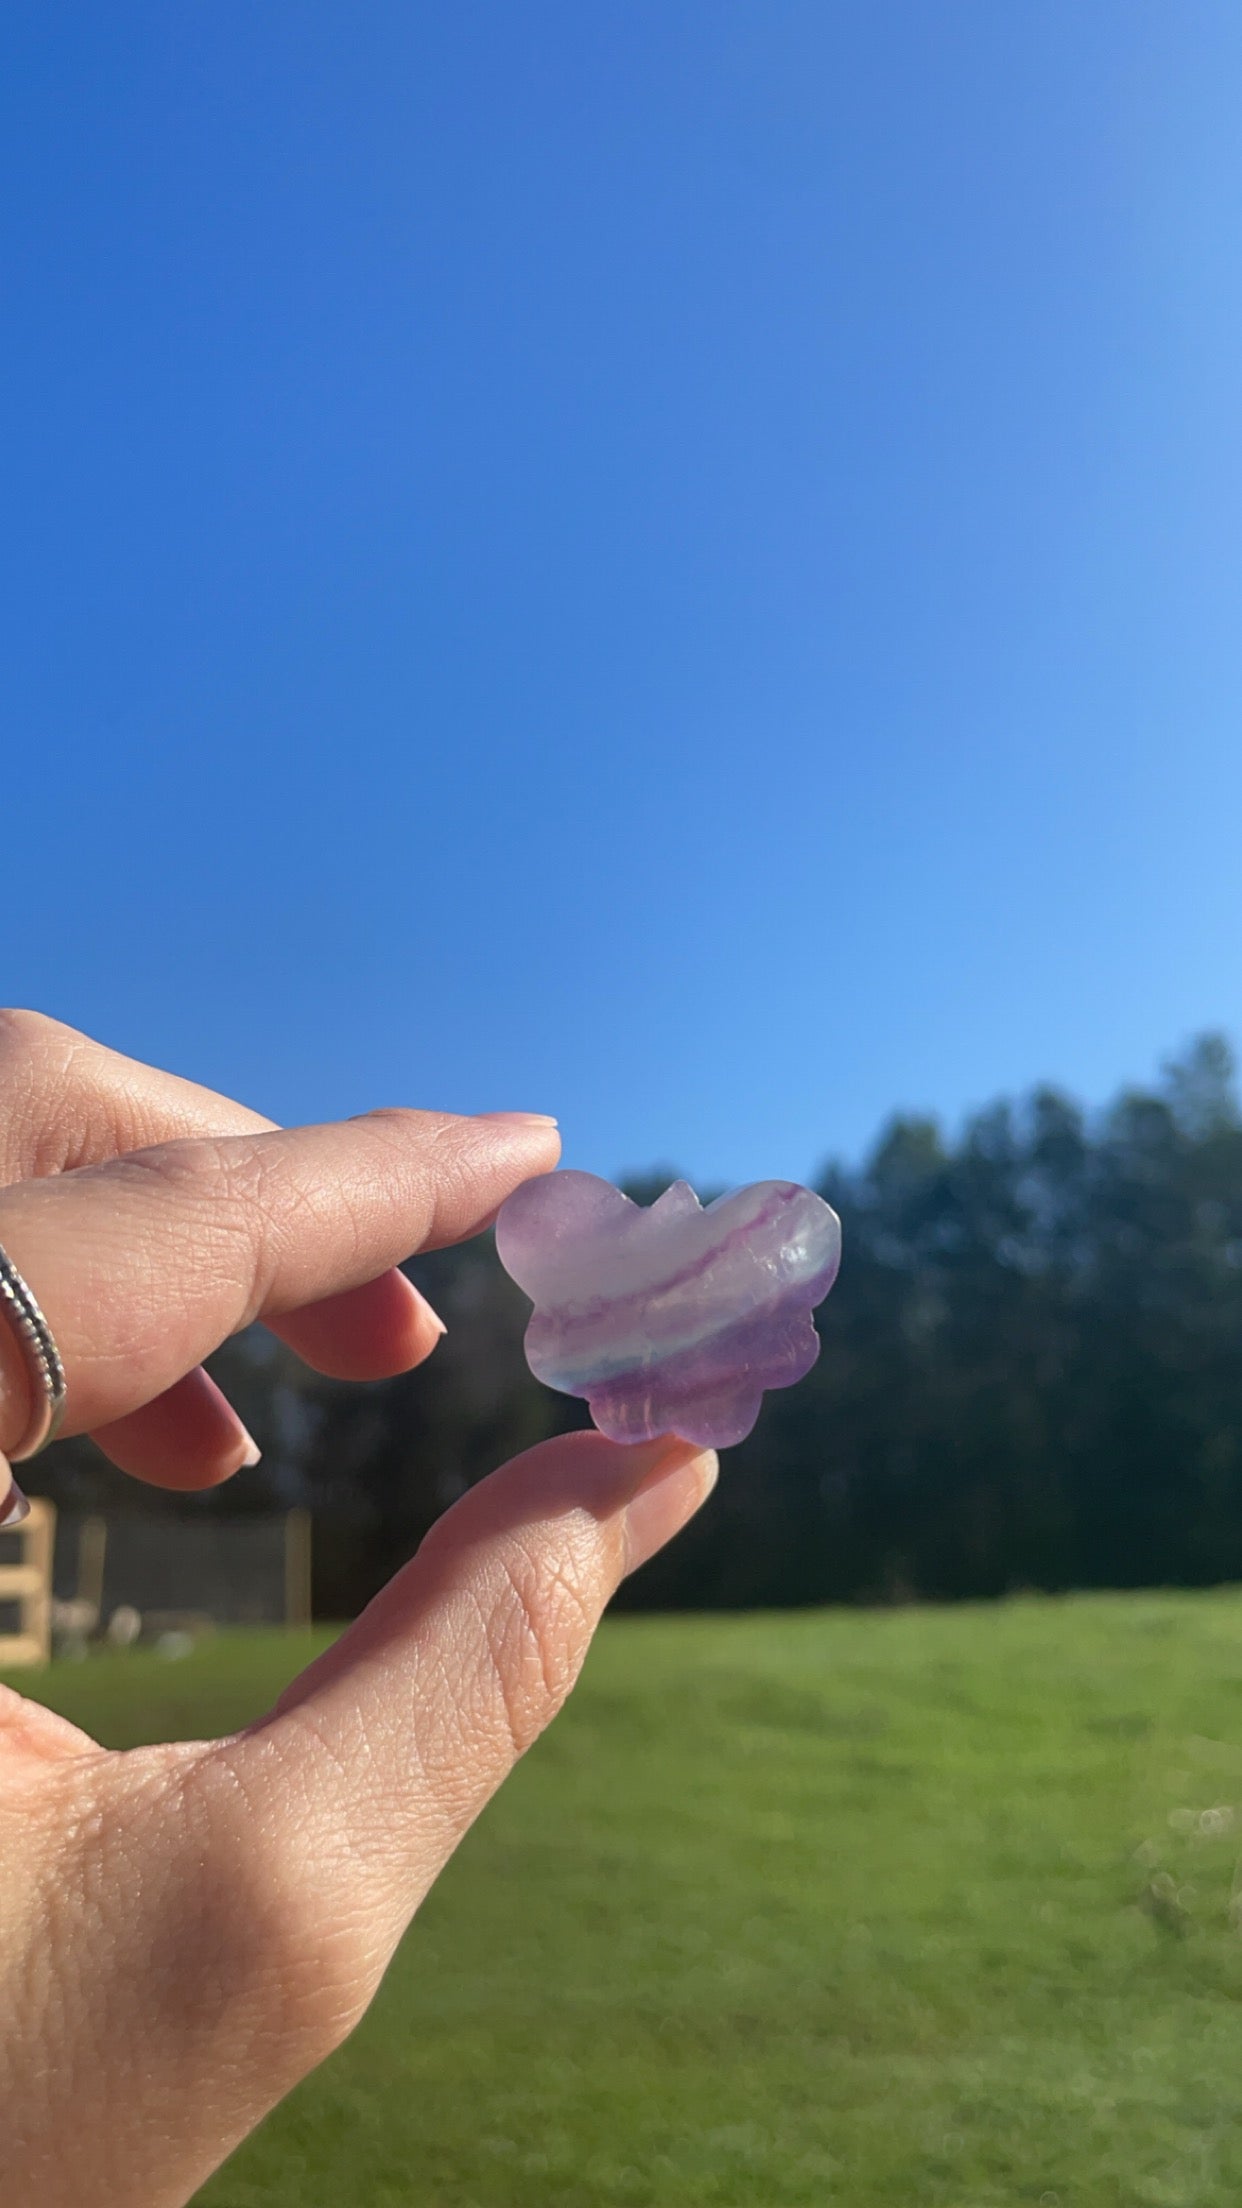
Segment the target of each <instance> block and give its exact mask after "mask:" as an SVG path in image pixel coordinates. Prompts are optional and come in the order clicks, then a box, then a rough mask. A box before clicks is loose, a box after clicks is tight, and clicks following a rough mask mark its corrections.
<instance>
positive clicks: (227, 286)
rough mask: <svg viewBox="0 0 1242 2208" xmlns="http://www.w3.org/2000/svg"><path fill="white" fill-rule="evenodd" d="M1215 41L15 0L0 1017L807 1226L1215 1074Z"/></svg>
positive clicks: (1231, 437)
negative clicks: (548, 1140)
mask: <svg viewBox="0 0 1242 2208" xmlns="http://www.w3.org/2000/svg"><path fill="white" fill-rule="evenodd" d="M1240 116H1242V9H1239V8H1238V7H1237V6H1236V5H1235V4H1234V0H1217V4H1213V5H1204V4H1201V0H1163V4H1158V5H1151V4H1147V0H1092V4H1091V5H1090V6H1083V5H1082V4H1081V0H1041V5H1039V6H1038V7H1018V6H1006V5H998V0H935V4H932V5H929V4H928V0H849V4H834V0H749V4H746V5H738V4H736V0H628V4H626V5H624V6H616V5H602V4H595V0H526V4H524V5H522V6H513V5H511V4H509V0H503V4H502V0H496V4H480V0H451V4H449V0H443V4H429V0H419V4H414V0H399V4H397V0H392V4H389V0H332V4H327V0H263V4H262V5H261V6H256V5H254V4H253V0H244V4H243V0H151V4H149V5H132V4H130V0H108V4H107V5H100V4H98V0H90V4H81V5H64V4H60V0H9V5H8V6H6V8H5V9H4V10H3V15H2V17H0V225H2V227H3V242H2V247H0V253H2V266H3V307H2V309H0V312H2V314H3V344H2V346H0V398H2V417H0V418H2V420H3V439H2V448H0V450H2V456H0V485H2V507H0V511H2V513H3V524H4V526H3V538H2V543H3V551H2V554H0V557H2V560H3V577H2V580H0V627H2V630H3V639H2V647H3V648H2V652H0V893H2V895H3V900H4V911H5V918H4V925H3V927H2V928H0V1000H9V1001H19V1002H20V1001H26V1002H33V1003H36V1004H39V1005H41V1006H43V1007H44V1008H46V1009H48V1010H51V1011H56V1012H58V1013H59V1014H60V1015H61V1016H62V1017H64V1018H67V1019H70V1020H72V1021H74V1022H76V1023H77V1024H79V1025H82V1026H85V1027H87V1028H88V1029H90V1030H91V1031H93V1032H94V1033H96V1034H98V1035H100V1036H102V1037H103V1038H105V1039H106V1040H109V1041H112V1042H114V1043H115V1044H117V1045H118V1046H119V1047H121V1048H124V1049H127V1050H130V1051H133V1052H135V1053H137V1054H139V1055H142V1056H147V1057H151V1058H153V1059H155V1060H157V1061H160V1062H163V1063H166V1064H169V1065H172V1066H174V1067H176V1068H177V1069H178V1070H180V1071H182V1072H185V1073H188V1074H192V1075H195V1076H197V1077H199V1078H201V1079H204V1080H207V1081H210V1082H212V1083H215V1084H217V1085H219V1086H223V1087H225V1088H228V1089H230V1090H232V1091H234V1092H235V1093H237V1094H239V1095H241V1096H243V1097H245V1098H246V1099H247V1100H248V1101H250V1102H252V1103H254V1104H255V1105H257V1106H258V1107H260V1108H262V1109H265V1110H268V1111H270V1112H271V1113H272V1114H274V1115H275V1116H277V1117H280V1118H286V1119H295V1118H298V1119H301V1118H311V1117H321V1116H325V1115H328V1114H335V1113H338V1112H346V1111H356V1110H359V1109H362V1108H364V1107H365V1106H366V1105H368V1104H370V1103H381V1102H382V1103H391V1102H425V1103H430V1104H435V1105H441V1106H446V1107H451V1108H454V1109H461V1110H486V1109H528V1110H536V1111H555V1112H558V1113H559V1114H560V1115H561V1117H562V1120H563V1123H564V1125H565V1129H566V1137H567V1150H566V1155H567V1159H568V1160H569V1161H570V1162H573V1163H576V1164H581V1165H585V1166H588V1167H591V1168H593V1169H595V1170H597V1171H604V1172H610V1173H611V1172H615V1171H617V1170H619V1169H624V1168H637V1167H642V1166H645V1165H648V1164H651V1163H654V1162H656V1161H665V1160H667V1161H673V1162H675V1163H677V1164H679V1165H680V1166H681V1167H682V1168H683V1169H685V1170H686V1171H688V1172H690V1173H691V1174H692V1175H695V1176H697V1177H699V1178H701V1179H703V1180H713V1181H714V1180H726V1179H727V1180H739V1179H745V1178H751V1177H756V1176H765V1175H768V1174H790V1175H794V1176H797V1177H803V1176H805V1175H807V1174H809V1173H811V1172H812V1171H814V1170H815V1168H816V1167H817V1166H818V1164H819V1163H820V1161H821V1160H822V1159H823V1157H824V1156H825V1155H826V1154H827V1153H829V1152H836V1153H840V1154H844V1155H845V1156H856V1155H858V1154H859V1153H860V1152H861V1150H862V1148H863V1147H864V1145H865V1144H866V1142H867V1141H868V1139H869V1138H870V1136H871V1135H872V1134H873V1133H874V1131H875V1129H876V1127H877V1125H878V1123H879V1122H880V1120H881V1119H882V1117H883V1116H884V1115H885V1114H886V1113H887V1112H888V1111H889V1110H890V1109H892V1108H893V1107H895V1106H907V1107H930V1108H933V1109H938V1110H940V1111H941V1112H942V1113H944V1114H945V1115H946V1116H947V1117H948V1118H949V1119H950V1120H953V1119H955V1118H956V1117H957V1115H959V1114H960V1113H961V1112H962V1111H963V1110H965V1109H967V1108H968V1107H970V1106H971V1105H974V1104H978V1103H982V1102H984V1101H986V1100H987V1099H989V1098H990V1097H992V1096H993V1095H994V1094H996V1093H997V1092H1000V1091H1013V1090H1015V1089H1019V1088H1022V1087H1024V1086H1025V1085H1027V1084H1028V1083H1030V1082H1032V1081H1033V1080H1036V1079H1039V1078H1043V1077H1048V1078H1052V1079H1054V1080H1057V1081H1059V1082H1061V1083H1063V1084H1065V1085H1067V1086H1068V1087H1070V1088H1071V1089H1073V1090H1075V1091H1077V1092H1078V1093H1080V1094H1082V1095H1084V1096H1085V1097H1087V1098H1088V1099H1091V1100H1098V1099H1103V1098H1104V1097H1105V1096H1107V1095H1108V1094H1109V1093H1110V1092H1111V1091H1112V1089H1113V1088H1114V1087H1115V1086H1116V1085H1117V1084H1118V1083H1120V1082H1121V1081H1123V1080H1126V1079H1131V1078H1145V1077H1148V1076H1149V1075H1150V1074H1151V1073H1152V1072H1153V1070H1154V1068H1155V1066H1156V1064H1157V1063H1158V1061H1159V1059H1160V1057H1161V1056H1162V1055H1163V1054H1164V1053H1165V1052H1166V1051H1167V1050H1168V1049H1169V1048H1171V1047H1174V1046H1176V1045H1177V1044H1179V1043H1180V1042H1181V1041H1182V1040H1184V1038H1185V1037H1186V1036H1187V1035H1188V1034H1189V1033H1191V1032H1192V1031H1193V1030H1195V1029H1197V1028H1200V1027H1203V1026H1206V1025H1213V1026H1221V1027H1224V1028H1225V1029H1226V1031H1228V1032H1230V1033H1232V1034H1233V1035H1234V1036H1235V1037H1236V1036H1238V1035H1239V1034H1240V1033H1242V958H1240V955H1239V954H1240V952H1242V928H1240V924H1239V922H1240V904H1242V892H1240V886H1239V873H1240V868H1239V852H1240V843H1242V618H1240V615H1242V604H1240V599H1242V559H1240V555H1242V124H1240V122H1239V117H1240Z"/></svg>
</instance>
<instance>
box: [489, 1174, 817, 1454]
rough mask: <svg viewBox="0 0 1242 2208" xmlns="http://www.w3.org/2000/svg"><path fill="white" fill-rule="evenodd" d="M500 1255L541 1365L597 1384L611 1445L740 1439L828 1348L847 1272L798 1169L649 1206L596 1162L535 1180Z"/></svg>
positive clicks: (679, 1193) (581, 1389) (685, 1192)
mask: <svg viewBox="0 0 1242 2208" xmlns="http://www.w3.org/2000/svg"><path fill="white" fill-rule="evenodd" d="M496 1247H497V1249H498V1250H499V1252H500V1258H501V1263H502V1264H503V1265H504V1268H505V1271H506V1272H507V1273H510V1274H511V1275H512V1277H513V1279H514V1280H515V1281H516V1282H517V1284H518V1286H519V1288H522V1289H524V1290H525V1292H526V1294H527V1295H528V1296H529V1297H530V1298H531V1300H532V1302H533V1303H534V1306H535V1309H534V1312H533V1314H532V1316H531V1321H530V1325H529V1326H528V1328H527V1330H526V1360H527V1363H528V1364H529V1366H530V1369H531V1371H532V1372H533V1373H534V1374H535V1376H536V1378H537V1379H539V1380H545V1381H546V1382H547V1384H548V1386H549V1387H552V1388H558V1389H559V1390H560V1392H561V1393H562V1394H563V1395H584V1396H585V1397H586V1399H587V1402H588V1403H589V1404H590V1406H591V1416H592V1417H593V1419H594V1420H595V1423H596V1425H597V1426H598V1427H599V1429H600V1432H601V1433H604V1434H607V1435H609V1436H610V1438H611V1439H612V1440H613V1441H650V1440H651V1439H652V1438H653V1437H654V1436H655V1435H657V1434H666V1433H674V1434H680V1435H682V1436H683V1438H684V1439H685V1440H687V1441H697V1442H701V1443H702V1444H703V1445H704V1447H710V1448H724V1447H727V1446H728V1445H729V1444H730V1443H732V1442H735V1441H741V1440H742V1439H743V1437H744V1436H745V1435H746V1434H748V1433H749V1432H750V1430H751V1427H752V1426H753V1425H754V1423H755V1420H756V1419H757V1418H758V1416H759V1406H760V1403H761V1401H762V1397H763V1391H764V1389H765V1388H787V1387H789V1386H790V1385H791V1383H792V1382H793V1381H795V1380H800V1379H801V1378H802V1376H803V1374H804V1373H806V1372H809V1371H810V1369H811V1366H812V1365H813V1364H814V1362H815V1359H816V1358H817V1356H818V1355H819V1336H818V1334H817V1333H816V1331H815V1328H814V1326H813V1325H812V1324H811V1312H812V1310H813V1309H814V1307H815V1305H816V1304H817V1303H820V1302H822V1300H823V1298H824V1297H825V1296H826V1295H827V1293H828V1290H829V1289H830V1288H831V1286H832V1283H833V1281H834V1280H835V1279H836V1274H837V1266H838V1264H839V1262H840V1256H841V1222H840V1220H839V1219H838V1218H837V1215H836V1213H835V1211H833V1210H831V1209H830V1207H829V1206H828V1205H827V1204H826V1203H824V1202H823V1200H822V1198H821V1197H819V1196H816V1195H814V1194H812V1192H811V1190H810V1189H809V1188H799V1186H798V1185H797V1183H796V1182H795V1181H756V1182H755V1183H754V1184H753V1186H752V1187H750V1188H742V1189H739V1190H738V1191H737V1192H736V1194H735V1195H732V1196H721V1197H720V1198H718V1200H717V1201H716V1202H715V1203H713V1204H708V1206H707V1208H706V1209H704V1208H703V1206H702V1205H701V1204H700V1202H699V1199H698V1197H697V1196H696V1195H695V1193H694V1190H693V1189H692V1188H691V1187H689V1185H688V1184H687V1183H686V1182H685V1181H675V1182H674V1183H673V1186H672V1187H671V1188H668V1189H666V1190H665V1192H664V1194H663V1195H662V1196H661V1197H660V1199H659V1201H658V1202H657V1203H654V1204H652V1205H651V1207H650V1209H644V1208H643V1207H642V1206H641V1205H640V1204H635V1203H631V1201H630V1199H629V1197H628V1196H623V1195H622V1193H621V1191H620V1189H617V1188H614V1187H613V1186H612V1183H611V1182H610V1181H601V1180H597V1179H596V1177H595V1175H594V1174H593V1173H573V1172H566V1173H549V1174H546V1175H544V1176H543V1177H542V1178H541V1179H538V1180H533V1181H526V1182H524V1183H523V1185H522V1187H521V1188H519V1189H515V1191H514V1193H513V1195H512V1196H510V1197H509V1199H508V1201H507V1203H505V1204H504V1205H502V1207H501V1210H500V1215H499V1217H498V1219H497V1221H496Z"/></svg>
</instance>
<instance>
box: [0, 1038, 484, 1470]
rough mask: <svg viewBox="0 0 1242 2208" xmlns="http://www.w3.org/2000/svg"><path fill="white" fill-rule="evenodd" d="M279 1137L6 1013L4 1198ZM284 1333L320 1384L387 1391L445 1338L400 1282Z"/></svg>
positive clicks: (334, 1305)
mask: <svg viewBox="0 0 1242 2208" xmlns="http://www.w3.org/2000/svg"><path fill="white" fill-rule="evenodd" d="M274 1125H275V1122H274V1121H273V1120H270V1119H265V1118H264V1117H263V1116H262V1114H261V1113H259V1112H254V1111H251V1110H250V1108H249V1107H248V1106H247V1105H245V1104H237V1103H234V1101H233V1099H232V1098H231V1097H227V1096H221V1095H220V1094H218V1092H217V1091H216V1090H214V1089H206V1088H202V1087H200V1086H199V1085H198V1084H197V1083H196V1082H193V1081H183V1080H180V1079H179V1078H178V1077H177V1076H176V1075H175V1074H171V1073H161V1072H159V1071H158V1070H157V1069H156V1068H155V1067H153V1066H144V1065H142V1064H141V1063H140V1062H139V1061H138V1060H137V1059H136V1058H126V1057H124V1056H122V1054H121V1053H120V1052H119V1051H115V1050H107V1049H105V1048H104V1046H103V1044H102V1043H97V1042H94V1041H92V1039H91V1038H90V1036H88V1035H82V1034H79V1033H78V1031H77V1029H76V1028H72V1027H66V1026H65V1025H64V1024H63V1023H62V1022H61V1021H60V1020H53V1019H49V1018H47V1016H46V1015H45V1014H44V1013H42V1012H29V1011H15V1010H3V1009H0V1187H3V1186H7V1185H9V1184H10V1183H12V1182H14V1181H22V1180H40V1179H44V1178H46V1177H47V1176H49V1175H51V1174H54V1173H64V1172H72V1171H74V1170H75V1169H76V1168H77V1167H78V1166H82V1165H102V1164H103V1163H105V1162H106V1160H108V1159H109V1158H116V1157H122V1156H124V1155H125V1153H126V1152H127V1151H131V1150H142V1149H148V1148H150V1147H151V1146H152V1145H153V1144H156V1143H162V1142H177V1141H182V1140H187V1139H190V1140H192V1139H194V1138H196V1137H211V1136H216V1135H244V1134H267V1133H270V1132H271V1131H272V1129H273V1127H274ZM355 1299H356V1300H355ZM273 1331H274V1332H276V1333H278V1334H279V1335H280V1337H281V1339H282V1340H283V1341H285V1342H287V1343H288V1345H289V1347H290V1348H291V1349H292V1350H294V1351H295V1353H296V1354H297V1355H298V1356H300V1357H302V1358H303V1359H304V1360H305V1362H306V1363H307V1364H309V1365H313V1366H314V1368H315V1370H316V1371H317V1372H324V1373H327V1374H329V1375H330V1376H331V1377H332V1378H333V1379H339V1380H379V1379H387V1378H389V1377H390V1376H391V1375H392V1374H393V1373H398V1372H408V1371H409V1370H410V1369H411V1367H412V1366H414V1365H416V1364H419V1363H421V1361H422V1359H423V1358H424V1357H427V1356H429V1355H430V1353H431V1351H432V1350H433V1349H434V1348H435V1345H436V1343H437V1341H438V1340H439V1339H440V1336H441V1334H442V1333H443V1331H444V1329H443V1327H442V1325H441V1323H440V1321H439V1319H438V1318H437V1317H436V1314H435V1312H434V1311H432V1309H431V1307H430V1305H429V1304H428V1303H427V1302H426V1301H425V1299H424V1298H423V1297H422V1296H420V1295H419V1293H418V1290H417V1289H416V1288H415V1287H414V1286H413V1284H412V1282H410V1281H407V1280H406V1279H405V1278H404V1277H403V1276H401V1275H399V1274H395V1273H394V1274H393V1275H392V1276H391V1277H390V1279H389V1282H388V1284H387V1286H384V1285H382V1284H381V1283H380V1282H378V1281H371V1282H368V1283H367V1285H366V1287H365V1288H363V1289H358V1290H355V1291H353V1292H352V1295H351V1294H346V1295H343V1296H335V1297H333V1298H332V1299H331V1306H330V1309H329V1310H327V1311H325V1312H323V1313H319V1312H307V1313H305V1314H302V1313H297V1314H294V1315H291V1316H290V1317H289V1318H287V1319H285V1320H281V1321H279V1322H277V1324H276V1326H275V1327H274V1329H273ZM144 1453H145V1454H147V1455H149V1454H150V1452H149V1451H148V1452H144ZM151 1476H152V1475H151V1474H150V1473H146V1474H144V1475H143V1477H151ZM203 1484H209V1483H206V1482H205V1483H203Z"/></svg>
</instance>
